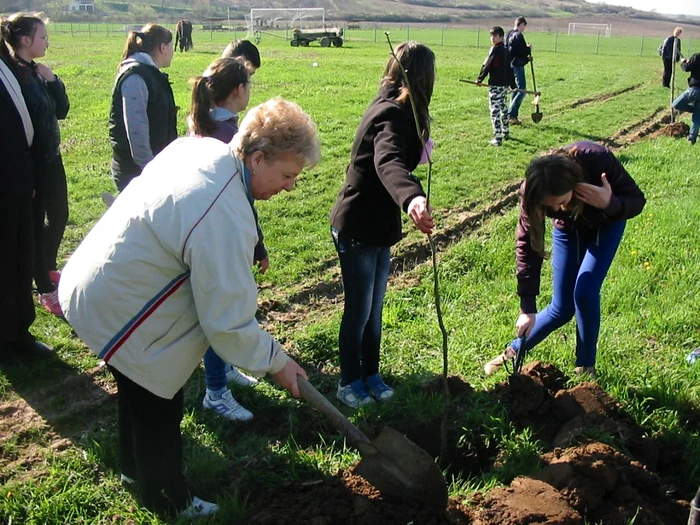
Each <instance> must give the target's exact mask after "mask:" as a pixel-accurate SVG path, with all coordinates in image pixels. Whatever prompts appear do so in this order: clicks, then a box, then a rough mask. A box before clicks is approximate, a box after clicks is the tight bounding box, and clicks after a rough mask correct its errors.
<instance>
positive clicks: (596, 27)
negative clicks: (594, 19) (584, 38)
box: [568, 22, 612, 37]
mask: <svg viewBox="0 0 700 525" xmlns="http://www.w3.org/2000/svg"><path fill="white" fill-rule="evenodd" d="M568 34H569V35H599V36H606V37H609V36H611V35H612V24H584V23H581V22H569V33H568Z"/></svg>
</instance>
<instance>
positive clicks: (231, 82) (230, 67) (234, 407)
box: [189, 58, 269, 421]
mask: <svg viewBox="0 0 700 525" xmlns="http://www.w3.org/2000/svg"><path fill="white" fill-rule="evenodd" d="M252 67H253V66H252V65H250V63H249V62H246V61H244V60H243V59H235V58H220V59H218V60H215V61H214V62H213V63H212V64H211V65H210V66H209V68H208V69H207V70H206V71H205V72H204V74H203V75H202V76H199V77H195V78H194V79H193V80H192V104H191V107H190V116H189V128H190V134H191V135H194V136H199V137H212V138H215V139H218V140H220V141H222V142H225V143H227V144H228V143H229V142H230V141H231V139H232V138H233V136H234V135H235V134H236V133H237V132H238V115H239V114H240V112H241V111H243V110H244V109H245V108H246V107H248V101H249V100H250V68H252ZM253 211H254V213H255V222H256V227H257V230H258V239H259V240H258V244H257V245H256V246H255V250H254V252H253V262H254V264H256V265H258V268H259V271H260V273H265V272H266V271H267V268H268V266H269V259H268V256H267V249H266V248H265V243H264V242H263V234H262V231H261V230H260V225H259V224H258V215H257V211H256V210H255V208H253ZM203 362H204V379H205V382H206V393H205V395H204V399H203V401H202V406H203V407H204V408H207V409H211V410H213V411H214V412H215V413H216V414H218V415H220V416H223V417H225V418H226V419H229V420H231V421H246V420H249V419H252V418H253V413H252V412H250V411H249V410H247V409H246V408H244V407H243V406H242V405H241V404H240V403H239V402H238V401H236V400H235V399H234V397H233V394H232V393H231V390H229V388H228V386H227V385H228V383H229V382H233V383H236V384H238V385H242V386H254V385H256V384H257V383H258V380H257V379H255V378H254V377H251V376H249V375H247V374H244V373H242V372H240V371H239V370H238V369H237V368H236V367H235V366H232V365H229V364H228V363H226V361H224V360H223V359H222V358H221V357H219V355H218V354H217V353H216V352H215V351H214V349H213V348H211V347H209V349H208V350H207V352H206V353H205V354H204V359H203Z"/></svg>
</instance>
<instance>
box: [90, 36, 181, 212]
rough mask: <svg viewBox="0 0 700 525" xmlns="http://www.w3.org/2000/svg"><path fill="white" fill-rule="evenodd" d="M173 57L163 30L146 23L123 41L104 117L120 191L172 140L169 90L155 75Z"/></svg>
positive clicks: (174, 134)
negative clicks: (123, 44) (110, 100)
mask: <svg viewBox="0 0 700 525" xmlns="http://www.w3.org/2000/svg"><path fill="white" fill-rule="evenodd" d="M173 53H174V48H173V35H172V33H171V32H170V30H169V29H167V28H165V27H163V26H159V25H157V24H147V25H145V26H144V27H143V29H142V30H141V31H131V33H129V36H128V37H127V40H126V46H125V48H124V54H123V56H122V62H121V63H120V64H119V71H118V74H117V79H116V82H115V83H114V90H113V91H112V106H111V109H110V113H109V143H110V145H111V146H112V177H113V178H114V181H115V183H116V185H117V189H118V190H119V191H123V190H124V188H126V186H127V185H128V184H129V182H131V180H132V179H133V178H134V177H137V176H139V175H140V174H141V171H142V170H143V168H144V166H146V164H148V163H149V162H150V161H151V160H152V159H153V157H155V156H156V155H157V154H158V153H159V152H160V151H161V150H162V149H163V148H165V146H167V145H168V144H170V143H171V142H172V141H173V140H175V139H176V138H177V107H176V106H175V98H174V96H173V90H172V88H171V87H170V81H169V80H168V75H166V74H165V73H162V72H161V71H160V69H161V68H165V67H169V66H170V62H171V61H172V59H173ZM102 198H103V200H105V202H107V203H108V204H109V202H108V201H109V200H110V199H108V198H107V197H106V195H104V194H103V196H102Z"/></svg>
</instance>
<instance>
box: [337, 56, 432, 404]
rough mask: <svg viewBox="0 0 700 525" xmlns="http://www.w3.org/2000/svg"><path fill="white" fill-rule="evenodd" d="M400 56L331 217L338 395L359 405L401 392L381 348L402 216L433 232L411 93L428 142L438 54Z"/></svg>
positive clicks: (359, 138)
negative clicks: (341, 304) (339, 302)
mask: <svg viewBox="0 0 700 525" xmlns="http://www.w3.org/2000/svg"><path fill="white" fill-rule="evenodd" d="M396 55H397V57H398V59H399V62H397V61H396V59H394V58H393V57H391V58H390V59H389V62H388V63H387V65H386V69H385V71H384V78H383V79H382V82H381V87H380V89H379V94H378V95H377V97H376V98H375V99H374V100H373V101H372V102H371V103H370V105H369V108H368V109H367V111H366V112H365V114H364V116H363V117H362V121H361V122H360V125H359V127H358V128H357V132H356V134H355V142H354V143H353V146H352V151H351V157H350V164H349V166H348V167H347V172H346V180H345V184H344V185H343V187H342V189H341V190H340V194H339V195H338V199H337V200H336V202H335V206H333V209H332V211H331V213H330V221H331V233H332V236H333V242H334V243H335V247H336V250H337V252H338V257H339V258H340V269H341V272H342V274H343V288H344V290H345V308H344V311H343V319H342V322H341V325H340V335H339V347H340V370H341V380H340V383H339V384H338V393H337V396H338V399H340V400H341V401H342V402H343V403H345V404H346V405H348V406H351V407H353V408H358V407H360V406H364V405H367V404H369V403H372V402H374V401H375V400H377V401H385V400H387V399H389V398H391V396H392V395H393V393H394V392H393V390H392V389H391V388H390V387H389V386H387V385H386V383H384V381H383V379H382V377H381V375H380V374H379V348H380V342H381V332H382V308H383V306H384V304H383V303H384V294H385V292H386V285H387V281H388V279H389V249H390V247H391V246H392V245H394V244H396V243H397V242H398V241H399V240H400V239H401V236H402V233H401V212H402V211H403V212H405V213H408V215H409V217H410V218H411V220H413V222H414V224H415V225H416V227H417V228H418V229H419V230H420V231H422V232H423V233H428V234H429V233H431V232H432V231H433V219H432V217H431V216H430V211H429V210H428V206H427V201H426V197H425V193H424V192H423V188H422V187H421V184H420V181H419V180H418V179H417V178H416V177H415V176H414V175H413V174H412V171H413V170H414V169H415V168H416V166H418V163H419V161H420V160H421V155H422V146H421V140H420V137H419V136H418V130H417V129H416V123H415V121H414V117H413V111H412V110H411V102H410V100H409V89H410V92H411V94H412V95H413V99H414V100H415V103H416V106H417V107H416V109H417V113H418V119H419V123H420V128H421V131H420V133H421V134H422V135H423V139H424V140H426V141H427V140H428V137H429V134H430V113H429V111H428V106H429V105H430V98H431V96H432V94H433V84H434V81H435V55H434V54H433V52H432V51H431V50H430V49H429V48H428V47H426V46H424V45H423V44H419V43H418V42H405V43H403V44H400V45H399V46H397V48H396ZM402 70H405V71H406V74H407V75H408V80H409V83H410V86H408V85H406V83H405V81H404V77H403V75H402Z"/></svg>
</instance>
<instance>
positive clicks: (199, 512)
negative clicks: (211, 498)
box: [180, 496, 219, 519]
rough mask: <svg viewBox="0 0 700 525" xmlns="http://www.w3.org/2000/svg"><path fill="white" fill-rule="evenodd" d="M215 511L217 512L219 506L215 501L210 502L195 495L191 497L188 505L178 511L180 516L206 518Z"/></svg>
mask: <svg viewBox="0 0 700 525" xmlns="http://www.w3.org/2000/svg"><path fill="white" fill-rule="evenodd" d="M217 512H219V506H218V505H217V504H216V503H210V502H208V501H204V500H203V499H199V498H198V497H197V496H195V497H193V498H192V503H191V504H190V506H189V507H187V508H186V509H185V510H183V511H182V512H181V513H180V517H181V518H187V519H195V518H206V517H207V516H213V515H214V514H216V513H217Z"/></svg>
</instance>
